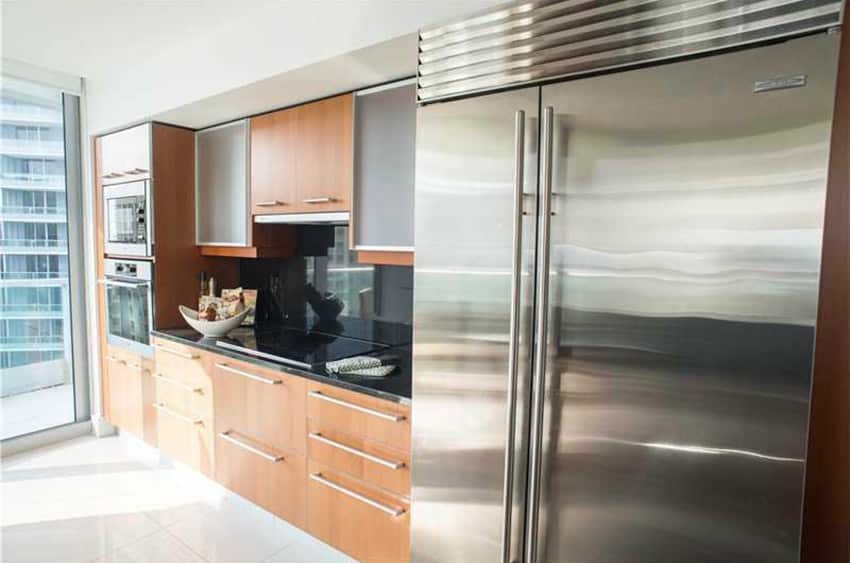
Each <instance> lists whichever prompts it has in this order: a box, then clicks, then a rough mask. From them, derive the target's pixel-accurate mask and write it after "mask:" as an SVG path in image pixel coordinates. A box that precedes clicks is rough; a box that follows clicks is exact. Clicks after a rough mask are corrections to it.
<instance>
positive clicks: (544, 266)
mask: <svg viewBox="0 0 850 563" xmlns="http://www.w3.org/2000/svg"><path fill="white" fill-rule="evenodd" d="M553 119H554V109H553V108H552V107H551V106H548V107H546V108H544V109H543V123H542V135H541V138H542V144H543V146H542V147H541V151H540V155H541V159H540V185H541V190H540V192H541V194H540V197H541V199H540V214H539V215H538V231H539V233H540V235H539V239H538V264H537V280H536V283H537V288H536V292H535V293H536V301H535V311H534V324H535V326H534V338H535V341H534V376H533V379H532V384H531V389H532V393H531V438H530V443H529V463H528V519H527V522H528V525H527V527H526V538H525V563H535V562H536V561H537V527H538V520H539V516H538V513H539V512H540V477H541V473H542V472H541V468H540V463H541V458H542V452H541V449H542V447H543V408H544V404H545V399H546V392H545V391H546V390H545V388H544V384H545V381H546V352H547V340H548V335H547V329H548V321H549V256H550V246H551V245H550V243H551V238H552V237H551V230H550V227H551V223H552V213H551V212H552V132H553Z"/></svg>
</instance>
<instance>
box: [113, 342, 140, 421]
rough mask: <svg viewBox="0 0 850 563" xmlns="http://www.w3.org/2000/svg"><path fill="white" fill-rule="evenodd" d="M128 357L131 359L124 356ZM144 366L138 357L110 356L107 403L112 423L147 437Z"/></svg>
mask: <svg viewBox="0 0 850 563" xmlns="http://www.w3.org/2000/svg"><path fill="white" fill-rule="evenodd" d="M124 357H126V358H127V359H121V358H124ZM143 370H144V368H143V366H142V364H141V360H140V359H139V358H138V357H136V358H133V357H129V356H122V355H121V354H110V353H108V354H107V356H106V379H107V385H106V402H107V407H108V408H107V414H108V419H109V422H110V423H112V424H113V425H115V426H117V427H118V428H120V429H121V430H123V431H125V432H129V433H131V434H134V435H135V436H138V437H140V438H143V437H144V430H145V427H144V402H143V400H144V397H143V393H142V389H143V388H142V374H143Z"/></svg>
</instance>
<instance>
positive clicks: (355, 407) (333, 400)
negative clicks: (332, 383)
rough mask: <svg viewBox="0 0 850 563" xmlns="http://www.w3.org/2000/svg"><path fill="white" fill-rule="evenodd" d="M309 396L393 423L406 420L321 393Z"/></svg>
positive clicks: (314, 392)
mask: <svg viewBox="0 0 850 563" xmlns="http://www.w3.org/2000/svg"><path fill="white" fill-rule="evenodd" d="M309 395H310V396H311V397H313V398H315V399H321V400H322V401H327V402H329V403H333V404H335V405H339V406H341V407H346V408H349V409H351V410H355V411H357V412H362V413H366V414H368V415H372V416H376V417H378V418H382V419H384V420H390V421H392V422H400V421H402V420H404V416H402V415H400V414H387V413H385V412H381V411H376V410H374V409H369V408H366V407H361V406H360V405H355V404H354V403H349V402H348V401H343V400H341V399H336V398H334V397H330V396H328V395H325V394H324V393H322V392H321V391H310V393H309Z"/></svg>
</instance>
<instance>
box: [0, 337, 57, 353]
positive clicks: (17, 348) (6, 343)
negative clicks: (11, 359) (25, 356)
mask: <svg viewBox="0 0 850 563" xmlns="http://www.w3.org/2000/svg"><path fill="white" fill-rule="evenodd" d="M64 345H65V341H64V339H63V338H62V336H0V352H30V351H39V350H44V351H47V350H63V349H64Z"/></svg>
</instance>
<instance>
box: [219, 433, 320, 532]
mask: <svg viewBox="0 0 850 563" xmlns="http://www.w3.org/2000/svg"><path fill="white" fill-rule="evenodd" d="M217 431H218V434H217V435H216V447H215V452H216V453H215V455H216V461H215V478H216V481H218V482H219V483H221V484H222V485H224V486H225V487H227V488H228V489H230V490H231V491H233V492H235V493H236V494H238V495H240V496H243V497H245V498H246V499H248V500H250V501H252V502H254V503H256V504H258V505H260V506H262V507H263V508H265V509H266V510H269V511H270V512H273V513H274V514H277V515H278V516H280V517H281V518H283V519H284V520H286V521H288V522H290V523H292V524H294V525H296V526H298V527H301V528H303V527H304V526H305V519H306V505H305V502H306V498H305V497H306V487H305V478H306V477H305V475H306V471H307V461H306V459H305V458H304V456H302V455H298V454H295V453H287V452H281V451H279V450H276V449H273V448H269V447H268V446H267V445H265V444H261V443H258V442H256V441H254V440H252V439H251V438H250V437H248V436H245V435H244V434H241V433H239V432H238V431H237V430H231V429H228V430H220V429H219V430H217Z"/></svg>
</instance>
